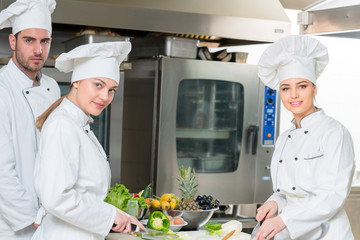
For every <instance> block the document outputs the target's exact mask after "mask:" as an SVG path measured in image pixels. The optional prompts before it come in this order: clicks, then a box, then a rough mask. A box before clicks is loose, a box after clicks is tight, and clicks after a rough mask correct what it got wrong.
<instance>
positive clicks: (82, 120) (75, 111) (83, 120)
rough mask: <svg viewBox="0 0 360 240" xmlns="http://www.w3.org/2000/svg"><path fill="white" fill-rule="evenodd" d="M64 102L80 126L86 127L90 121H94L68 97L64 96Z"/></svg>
mask: <svg viewBox="0 0 360 240" xmlns="http://www.w3.org/2000/svg"><path fill="white" fill-rule="evenodd" d="M62 104H64V105H65V106H66V107H67V108H69V109H70V110H71V111H70V113H71V118H72V119H73V120H74V121H75V122H76V123H77V124H78V125H79V126H80V127H82V128H83V127H86V126H87V125H88V124H89V123H92V122H93V121H94V120H93V119H92V117H90V116H89V115H86V113H85V112H84V111H83V110H82V109H81V108H80V107H78V106H77V105H76V104H75V103H73V102H72V101H70V100H69V99H68V98H67V97H66V98H64V100H63V101H62Z"/></svg>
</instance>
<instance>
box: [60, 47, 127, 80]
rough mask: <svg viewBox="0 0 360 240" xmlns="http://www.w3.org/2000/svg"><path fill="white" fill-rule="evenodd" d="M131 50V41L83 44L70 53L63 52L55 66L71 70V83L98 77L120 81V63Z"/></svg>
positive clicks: (63, 69) (63, 70) (67, 70)
mask: <svg viewBox="0 0 360 240" xmlns="http://www.w3.org/2000/svg"><path fill="white" fill-rule="evenodd" d="M130 50H131V43H130V42H120V41H119V42H103V43H90V44H85V45H81V46H79V47H76V48H74V49H72V50H71V51H70V52H68V53H62V54H61V55H60V56H59V57H58V58H57V59H56V62H55V67H56V68H57V69H59V70H60V71H62V72H71V71H73V73H72V77H71V83H73V82H76V81H79V80H83V79H88V78H96V77H106V78H110V79H113V80H114V81H116V82H117V83H119V81H120V64H121V62H122V61H123V60H124V59H125V57H126V56H127V55H128V54H129V52H130Z"/></svg>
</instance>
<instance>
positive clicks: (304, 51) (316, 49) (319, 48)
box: [258, 35, 329, 89]
mask: <svg viewBox="0 0 360 240" xmlns="http://www.w3.org/2000/svg"><path fill="white" fill-rule="evenodd" d="M328 62H329V57H328V52H327V49H326V47H325V46H323V45H322V44H321V43H320V42H319V41H318V40H316V39H315V38H312V37H309V36H300V35H291V36H287V37H284V38H282V39H280V40H278V41H277V42H275V43H274V44H272V45H271V46H270V47H268V48H267V49H266V50H265V51H264V53H263V54H262V56H261V58H260V61H259V64H258V70H259V71H258V75H259V77H260V79H261V80H262V81H263V83H264V84H265V85H266V86H268V87H270V88H272V89H279V86H280V83H281V81H284V80H286V79H289V78H305V79H308V80H309V81H311V82H312V83H314V84H316V80H317V78H318V77H319V76H320V74H321V73H322V72H323V70H324V69H325V67H326V66H327V64H328Z"/></svg>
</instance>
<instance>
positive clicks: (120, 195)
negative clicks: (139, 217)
mask: <svg viewBox="0 0 360 240" xmlns="http://www.w3.org/2000/svg"><path fill="white" fill-rule="evenodd" d="M129 200H137V202H138V208H139V209H147V208H149V205H148V204H147V202H146V201H145V199H144V197H142V196H139V195H138V196H136V195H135V194H130V193H129V189H127V188H126V187H125V186H124V185H122V184H115V187H111V188H110V192H109V193H108V195H107V196H106V198H105V200H104V201H105V202H107V203H109V204H112V205H114V206H115V207H117V208H119V209H120V210H122V211H125V212H126V206H127V203H128V201H129Z"/></svg>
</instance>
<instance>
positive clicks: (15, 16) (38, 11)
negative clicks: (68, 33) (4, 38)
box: [0, 0, 56, 34]
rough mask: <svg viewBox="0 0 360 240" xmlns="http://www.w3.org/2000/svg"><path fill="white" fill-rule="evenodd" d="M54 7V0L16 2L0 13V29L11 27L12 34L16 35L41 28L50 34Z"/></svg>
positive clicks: (21, 0)
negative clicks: (23, 31)
mask: <svg viewBox="0 0 360 240" xmlns="http://www.w3.org/2000/svg"><path fill="white" fill-rule="evenodd" d="M55 6H56V2H55V0H17V1H16V2H14V3H12V4H11V5H10V6H9V7H8V8H6V9H4V10H2V11H1V13H0V29H3V28H7V27H12V33H13V34H16V33H18V32H20V31H22V30H25V29H29V28H41V29H46V30H48V31H49V32H50V33H51V32H52V27H51V14H52V13H53V11H54V9H55Z"/></svg>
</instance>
